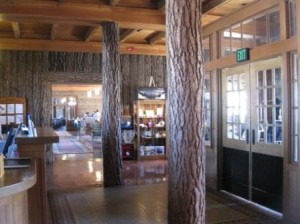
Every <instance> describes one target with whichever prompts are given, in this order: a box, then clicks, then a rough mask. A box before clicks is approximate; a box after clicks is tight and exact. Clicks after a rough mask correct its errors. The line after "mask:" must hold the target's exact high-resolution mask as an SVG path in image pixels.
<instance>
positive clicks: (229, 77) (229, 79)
mask: <svg viewBox="0 0 300 224" xmlns="http://www.w3.org/2000/svg"><path fill="white" fill-rule="evenodd" d="M231 77H232V76H228V77H227V91H230V90H232V80H231Z"/></svg>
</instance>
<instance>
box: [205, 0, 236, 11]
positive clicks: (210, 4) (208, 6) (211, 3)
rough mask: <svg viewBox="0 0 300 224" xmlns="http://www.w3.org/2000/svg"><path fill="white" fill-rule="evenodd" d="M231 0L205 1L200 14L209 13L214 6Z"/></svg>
mask: <svg viewBox="0 0 300 224" xmlns="http://www.w3.org/2000/svg"><path fill="white" fill-rule="evenodd" d="M229 1H231V0H210V1H207V3H206V4H203V5H202V14H205V13H209V12H210V11H212V10H214V9H215V8H217V7H219V6H221V5H224V4H226V3H227V2H229Z"/></svg>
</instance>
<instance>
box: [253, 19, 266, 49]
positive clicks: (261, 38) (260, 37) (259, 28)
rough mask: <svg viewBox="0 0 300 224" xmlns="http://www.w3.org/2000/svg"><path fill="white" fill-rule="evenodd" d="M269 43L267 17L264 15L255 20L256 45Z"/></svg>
mask: <svg viewBox="0 0 300 224" xmlns="http://www.w3.org/2000/svg"><path fill="white" fill-rule="evenodd" d="M266 43H267V16H266V15H263V16H261V17H257V18H256V19H255V45H256V46H260V45H264V44H266Z"/></svg>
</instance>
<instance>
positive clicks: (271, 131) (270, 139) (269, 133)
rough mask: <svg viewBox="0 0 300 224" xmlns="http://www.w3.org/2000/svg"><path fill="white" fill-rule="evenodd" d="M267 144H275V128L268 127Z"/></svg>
mask: <svg viewBox="0 0 300 224" xmlns="http://www.w3.org/2000/svg"><path fill="white" fill-rule="evenodd" d="M267 143H273V128H272V127H270V126H268V127H267Z"/></svg>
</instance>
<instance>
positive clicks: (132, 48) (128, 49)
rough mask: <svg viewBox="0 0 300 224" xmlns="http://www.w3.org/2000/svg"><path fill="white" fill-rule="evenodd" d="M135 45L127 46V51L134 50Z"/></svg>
mask: <svg viewBox="0 0 300 224" xmlns="http://www.w3.org/2000/svg"><path fill="white" fill-rule="evenodd" d="M134 50H135V47H127V51H134Z"/></svg>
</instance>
